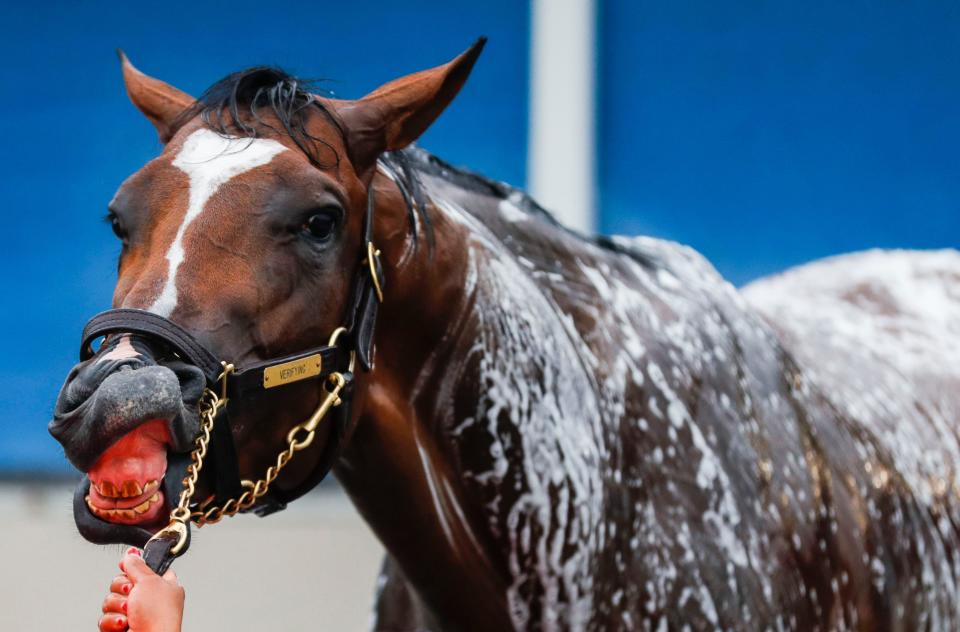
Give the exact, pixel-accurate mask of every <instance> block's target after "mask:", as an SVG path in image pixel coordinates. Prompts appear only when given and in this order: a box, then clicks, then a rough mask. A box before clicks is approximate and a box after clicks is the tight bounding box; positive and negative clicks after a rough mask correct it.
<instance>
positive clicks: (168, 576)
mask: <svg viewBox="0 0 960 632" xmlns="http://www.w3.org/2000/svg"><path fill="white" fill-rule="evenodd" d="M163 579H164V580H166V581H168V582H170V583H171V584H176V585H177V586H179V585H180V578H179V577H177V574H176V573H174V572H173V569H172V568H168V569H167V572H166V573H164V574H163Z"/></svg>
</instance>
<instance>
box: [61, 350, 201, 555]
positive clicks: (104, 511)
mask: <svg viewBox="0 0 960 632" xmlns="http://www.w3.org/2000/svg"><path fill="white" fill-rule="evenodd" d="M157 357H158V356H157V354H155V353H154V351H153V349H151V347H150V346H149V344H148V343H147V341H146V339H143V338H141V337H138V336H136V335H132V334H125V335H119V336H112V337H110V338H109V339H108V340H107V342H105V343H104V345H103V347H102V348H101V349H100V350H99V351H98V352H97V354H96V355H95V356H94V357H92V358H90V359H89V360H86V361H84V362H81V363H80V364H78V365H77V366H76V367H74V369H73V370H72V371H71V372H70V375H69V376H68V378H67V381H66V383H65V384H64V386H63V388H62V390H61V392H60V396H59V397H58V400H57V405H56V408H55V411H54V418H53V420H52V421H51V422H50V424H49V430H50V433H51V434H52V435H53V436H54V438H56V439H57V441H59V442H60V443H61V445H62V446H63V448H64V453H65V454H66V456H67V458H68V459H69V461H70V462H71V463H72V464H73V465H74V466H75V467H76V468H77V469H79V470H80V471H82V472H84V473H86V474H87V476H86V477H85V478H84V479H83V480H82V481H81V483H80V484H79V486H78V488H77V492H76V493H75V497H74V518H75V520H76V523H77V527H78V529H79V531H80V533H81V534H82V535H83V536H84V537H85V538H86V539H88V540H90V541H92V542H96V543H116V542H119V543H129V544H136V545H141V546H142V544H143V542H145V540H146V539H147V538H149V537H150V535H151V533H152V531H154V530H155V529H156V528H159V527H161V526H163V524H164V523H165V521H166V517H167V516H168V515H169V510H170V506H171V502H174V503H175V502H176V495H177V494H178V492H179V488H180V479H181V478H182V471H183V469H185V466H186V463H187V461H188V459H187V458H186V455H187V453H188V452H189V451H190V449H191V448H192V447H193V441H194V438H195V437H196V435H197V434H198V432H199V422H198V417H197V401H198V400H199V398H200V396H201V394H202V393H203V388H204V385H205V377H204V375H203V373H202V371H200V370H199V369H197V368H196V367H194V366H192V365H189V364H186V363H184V362H183V361H181V360H179V359H178V358H176V356H171V357H167V358H163V357H161V359H160V361H159V362H158V360H157Z"/></svg>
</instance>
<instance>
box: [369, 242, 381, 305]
mask: <svg viewBox="0 0 960 632" xmlns="http://www.w3.org/2000/svg"><path fill="white" fill-rule="evenodd" d="M374 259H376V262H374ZM366 263H367V266H368V267H369V268H370V279H371V280H372V281H373V289H374V290H375V291H376V292H377V301H378V302H380V303H382V302H383V287H381V285H380V275H381V270H382V269H383V268H382V267H381V266H380V251H379V250H378V249H377V247H376V246H374V245H373V242H372V241H368V242H367V262H366Z"/></svg>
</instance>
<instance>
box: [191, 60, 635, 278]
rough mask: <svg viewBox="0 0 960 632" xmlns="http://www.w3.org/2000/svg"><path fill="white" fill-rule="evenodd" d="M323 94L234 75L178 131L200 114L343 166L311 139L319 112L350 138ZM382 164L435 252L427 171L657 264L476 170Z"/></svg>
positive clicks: (415, 150) (433, 162) (278, 76)
mask: <svg viewBox="0 0 960 632" xmlns="http://www.w3.org/2000/svg"><path fill="white" fill-rule="evenodd" d="M317 92H327V91H326V90H324V89H322V88H320V87H319V86H318V82H317V81H311V80H304V79H298V78H297V77H294V76H293V75H291V74H289V73H287V72H285V71H284V70H281V69H280V68H276V67H273V66H254V67H252V68H247V69H245V70H240V71H238V72H234V73H231V74H229V75H227V76H226V77H224V78H223V79H220V80H219V81H217V82H216V83H214V84H213V85H211V86H210V87H209V88H207V89H206V90H205V91H204V92H203V94H201V95H200V97H199V98H198V99H197V101H196V103H194V104H193V105H192V106H190V107H189V108H187V109H186V110H185V111H184V112H183V113H182V114H181V115H180V117H179V118H178V120H177V121H176V123H175V126H174V129H177V128H179V127H181V126H182V125H183V124H185V123H186V122H187V121H189V120H191V119H193V118H195V117H198V116H199V117H200V119H201V120H202V121H203V123H204V125H206V126H207V127H208V128H209V129H211V130H213V131H214V132H216V133H217V134H220V135H221V136H230V137H236V136H245V137H249V138H258V137H260V136H262V135H263V133H264V132H267V133H269V134H280V135H284V136H287V137H289V138H290V139H291V140H293V142H294V143H295V144H296V145H297V147H298V148H299V149H300V151H302V152H303V153H304V155H305V156H306V157H307V158H308V159H309V160H310V162H311V163H313V164H314V165H315V166H317V167H319V168H332V167H336V166H337V165H339V162H340V155H339V154H338V153H337V151H336V149H335V148H334V147H333V146H332V145H330V143H328V142H326V141H325V140H323V139H322V138H319V137H317V136H314V135H312V134H311V133H310V131H309V129H308V127H307V123H308V117H309V116H310V114H311V113H319V114H321V115H322V116H324V117H326V118H327V120H328V121H330V123H332V124H333V126H334V127H335V128H336V129H338V130H339V131H340V134H341V135H343V136H344V137H345V136H346V132H345V130H344V129H343V128H342V126H341V125H340V122H339V119H338V118H337V117H336V116H334V115H333V114H332V113H331V112H330V111H329V110H328V109H327V108H326V107H325V106H324V104H323V102H322V101H320V100H319V99H317V97H316V93H317ZM264 112H267V113H268V114H272V115H273V118H274V119H276V121H277V122H278V123H279V127H277V126H276V125H275V124H272V123H271V122H269V121H267V120H265V118H264V116H263V113H264ZM326 156H332V160H326V159H325V157H326ZM380 165H381V167H383V168H385V169H386V170H387V171H388V172H389V175H390V177H391V179H393V180H394V182H396V183H397V184H398V186H399V188H400V192H401V194H402V195H403V198H404V201H405V202H406V206H407V215H408V219H409V223H410V232H411V235H412V238H413V242H414V247H416V245H417V229H416V225H417V224H416V222H417V218H418V217H419V218H420V220H421V221H422V222H423V225H424V229H425V230H424V233H425V234H426V237H427V244H428V246H429V249H430V251H431V252H432V251H433V247H434V232H433V226H432V224H431V222H430V217H429V214H428V213H427V204H426V196H425V194H424V190H423V185H422V183H421V182H420V178H419V175H418V174H419V173H425V174H428V175H431V176H434V177H439V178H442V179H444V180H447V181H448V182H452V183H453V184H455V185H457V186H459V187H461V188H463V189H466V190H468V191H473V192H475V193H478V194H480V195H485V196H489V197H493V198H495V199H500V200H505V199H507V198H509V199H510V200H511V202H513V203H514V204H515V205H516V206H517V208H519V209H520V210H522V211H523V212H525V213H528V214H529V215H531V216H532V217H534V218H536V219H538V220H540V221H542V222H544V223H546V224H548V225H549V226H551V227H553V228H555V229H557V230H560V231H563V232H565V233H567V234H568V235H571V236H574V237H576V238H577V239H579V240H581V241H586V242H589V243H592V244H594V245H596V246H599V247H601V248H603V249H605V250H610V251H613V252H616V253H619V254H625V255H628V256H630V257H631V258H633V259H635V260H637V261H639V262H640V263H643V264H644V265H648V266H652V265H653V263H654V262H653V260H652V259H651V257H650V256H649V255H648V254H646V253H644V252H642V251H641V250H639V249H638V248H637V246H636V245H635V244H633V243H632V242H628V241H626V240H619V239H611V238H609V237H606V236H604V235H593V236H587V235H583V234H581V233H579V232H576V231H573V230H570V229H569V228H567V227H565V226H563V225H562V224H561V223H560V222H558V221H557V220H556V218H555V217H554V216H553V215H552V214H551V213H550V212H549V211H547V210H546V209H544V208H543V207H542V206H540V205H539V204H538V203H537V201H536V200H534V199H533V198H532V197H531V196H530V195H529V194H527V193H526V192H525V191H522V190H521V189H518V188H516V187H513V186H511V185H509V184H506V183H505V182H499V181H496V180H492V179H490V178H487V177H485V176H483V175H480V174H478V173H475V172H473V171H469V170H467V169H463V168H461V167H454V166H453V165H451V164H449V163H447V162H445V161H443V160H441V159H440V158H438V157H437V156H434V155H433V154H431V153H429V152H427V151H426V150H424V149H421V148H420V147H417V146H411V147H408V148H406V149H402V150H399V151H393V152H387V153H385V154H383V156H382V157H381V159H380Z"/></svg>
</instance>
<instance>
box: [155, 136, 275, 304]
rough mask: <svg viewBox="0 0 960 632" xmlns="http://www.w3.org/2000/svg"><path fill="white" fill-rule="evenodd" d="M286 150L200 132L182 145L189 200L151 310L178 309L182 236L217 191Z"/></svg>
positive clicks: (179, 157) (181, 159) (263, 140)
mask: <svg viewBox="0 0 960 632" xmlns="http://www.w3.org/2000/svg"><path fill="white" fill-rule="evenodd" d="M285 149H286V147H284V146H283V145H281V144H280V143H278V142H277V141H275V140H270V139H267V138H224V137H223V136H220V135H219V134H217V133H216V132H214V131H212V130H209V129H206V128H204V129H199V130H197V131H195V132H194V133H192V134H191V135H190V136H189V137H188V138H187V140H186V141H184V143H183V147H182V148H181V149H180V153H178V154H177V157H176V158H175V159H174V161H173V165H174V166H175V167H177V168H178V169H180V170H181V171H183V172H184V173H186V174H187V175H188V176H189V177H190V198H189V202H188V204H187V211H186V213H184V216H183V222H182V223H181V224H180V228H179V229H178V230H177V234H176V236H175V237H174V238H173V243H171V244H170V249H169V250H168V251H167V261H168V262H169V269H168V271H167V279H166V281H165V282H164V285H163V290H161V292H160V295H159V296H158V297H157V299H156V300H155V301H154V303H153V305H151V306H150V307H149V308H148V310H149V311H151V312H153V313H155V314H159V315H160V316H169V315H170V314H171V313H172V312H173V310H174V308H175V307H176V306H177V268H179V267H180V264H181V263H183V260H184V258H185V256H186V253H185V252H184V250H183V236H184V234H185V233H186V232H187V227H188V226H190V224H191V222H193V220H195V219H196V218H197V217H198V216H199V215H200V213H201V212H202V211H203V208H204V206H206V204H207V201H208V200H210V198H211V197H213V194H214V193H216V192H217V190H218V189H219V188H220V187H221V186H222V185H223V184H225V183H226V182H227V181H229V180H230V179H231V178H235V177H236V176H238V175H240V174H242V173H246V172H247V171H250V170H251V169H255V168H257V167H259V166H262V165H265V164H267V163H269V162H270V161H271V160H273V157H274V156H276V155H277V154H279V153H280V152H282V151H284V150H285Z"/></svg>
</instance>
